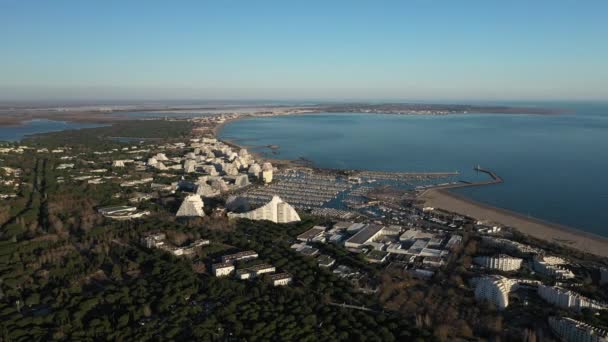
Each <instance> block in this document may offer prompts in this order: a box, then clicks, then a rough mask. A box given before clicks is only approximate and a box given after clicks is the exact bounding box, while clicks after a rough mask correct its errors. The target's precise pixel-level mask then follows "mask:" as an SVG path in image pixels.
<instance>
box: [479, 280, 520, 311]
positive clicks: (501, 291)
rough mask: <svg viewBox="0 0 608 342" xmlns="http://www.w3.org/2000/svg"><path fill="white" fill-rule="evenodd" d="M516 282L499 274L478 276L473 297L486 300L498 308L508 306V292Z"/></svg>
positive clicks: (513, 287)
mask: <svg viewBox="0 0 608 342" xmlns="http://www.w3.org/2000/svg"><path fill="white" fill-rule="evenodd" d="M516 286H517V283H516V282H515V281H513V280H511V279H508V278H505V277H501V276H491V277H483V278H478V279H477V280H476V285H475V299H477V300H479V301H483V300H487V301H489V302H491V303H493V304H494V305H496V307H497V308H498V309H499V310H503V309H505V308H506V307H507V306H509V292H511V290H513V289H515V287H516Z"/></svg>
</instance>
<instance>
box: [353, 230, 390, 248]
mask: <svg viewBox="0 0 608 342" xmlns="http://www.w3.org/2000/svg"><path fill="white" fill-rule="evenodd" d="M383 228H384V227H383V226H380V225H377V224H369V225H367V226H365V228H363V229H361V230H359V231H358V232H357V234H355V235H353V236H352V237H350V238H349V239H348V240H346V241H345V242H344V246H345V247H347V248H360V247H362V246H364V245H366V244H368V243H370V242H373V241H374V240H375V239H377V238H379V237H380V236H382V234H383Z"/></svg>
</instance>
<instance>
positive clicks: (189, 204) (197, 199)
mask: <svg viewBox="0 0 608 342" xmlns="http://www.w3.org/2000/svg"><path fill="white" fill-rule="evenodd" d="M204 206H205V205H204V203H203V200H202V199H201V196H199V195H189V196H188V197H186V198H185V199H184V201H183V202H182V205H181V206H180V207H179V210H178V211H177V214H175V216H177V217H196V216H198V217H202V216H205V212H204V211H203V207H204Z"/></svg>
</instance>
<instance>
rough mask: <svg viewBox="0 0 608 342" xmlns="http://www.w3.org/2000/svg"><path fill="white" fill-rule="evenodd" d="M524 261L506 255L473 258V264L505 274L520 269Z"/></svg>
mask: <svg viewBox="0 0 608 342" xmlns="http://www.w3.org/2000/svg"><path fill="white" fill-rule="evenodd" d="M522 261H523V259H521V258H515V257H512V256H510V255H506V254H499V255H494V256H478V257H475V258H473V262H475V263H476V264H477V265H479V266H483V267H485V268H491V269H494V270H499V271H505V272H508V271H516V270H518V269H520V268H521V263H522Z"/></svg>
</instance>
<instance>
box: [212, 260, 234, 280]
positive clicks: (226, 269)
mask: <svg viewBox="0 0 608 342" xmlns="http://www.w3.org/2000/svg"><path fill="white" fill-rule="evenodd" d="M211 269H212V271H213V275H214V276H216V277H224V276H227V275H230V273H232V272H234V265H233V264H226V263H221V264H213V265H212V266H211Z"/></svg>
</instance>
